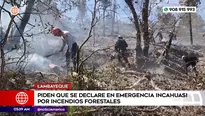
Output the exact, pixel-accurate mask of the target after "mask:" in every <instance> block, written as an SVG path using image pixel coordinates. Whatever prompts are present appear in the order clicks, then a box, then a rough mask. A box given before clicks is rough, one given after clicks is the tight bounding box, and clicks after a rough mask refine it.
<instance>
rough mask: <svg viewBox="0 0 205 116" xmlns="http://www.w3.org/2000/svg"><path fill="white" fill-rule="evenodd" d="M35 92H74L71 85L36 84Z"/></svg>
mask: <svg viewBox="0 0 205 116" xmlns="http://www.w3.org/2000/svg"><path fill="white" fill-rule="evenodd" d="M34 89H35V90H72V84H71V83H35V84H34Z"/></svg>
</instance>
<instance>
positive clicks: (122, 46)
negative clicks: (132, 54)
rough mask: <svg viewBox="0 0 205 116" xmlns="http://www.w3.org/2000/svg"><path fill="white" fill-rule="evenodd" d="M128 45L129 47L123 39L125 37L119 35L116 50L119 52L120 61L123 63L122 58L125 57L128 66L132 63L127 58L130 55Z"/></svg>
mask: <svg viewBox="0 0 205 116" xmlns="http://www.w3.org/2000/svg"><path fill="white" fill-rule="evenodd" d="M127 47H128V45H127V42H126V41H125V40H124V39H123V37H122V36H118V40H117V42H116V43H115V51H116V52H117V58H118V61H119V62H120V63H121V64H122V65H123V63H122V58H123V59H124V61H125V62H126V64H127V65H128V67H130V63H129V61H128V58H127V57H128V55H127ZM123 66H124V65H123Z"/></svg>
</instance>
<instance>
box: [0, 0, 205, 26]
mask: <svg viewBox="0 0 205 116" xmlns="http://www.w3.org/2000/svg"><path fill="white" fill-rule="evenodd" d="M93 1H94V0H89V1H88V3H87V4H88V6H93ZM150 1H151V2H152V0H150ZM167 1H168V0H164V2H163V3H160V4H158V5H157V6H162V7H163V6H179V0H169V3H167ZM116 2H117V4H118V5H119V6H120V7H119V8H118V10H117V14H116V16H117V19H120V20H121V21H126V22H127V21H129V19H128V18H127V17H128V16H131V14H130V12H129V9H128V8H127V6H126V3H125V2H124V0H116ZM0 4H2V0H0ZM157 6H155V7H153V8H152V12H151V15H150V17H149V19H150V20H152V21H156V13H157V12H155V11H156V10H155V9H156V7H157ZM7 9H10V6H8V5H7ZM24 9H25V8H22V9H21V10H20V12H23V10H24ZM90 9H92V8H90ZM139 9H140V8H139V7H137V5H136V11H137V12H138V13H140V12H141V11H140V10H139ZM197 13H198V14H199V15H200V16H201V17H202V18H203V19H204V20H205V0H201V5H200V6H199V8H198V9H197ZM3 14H6V13H3ZM77 14H78V10H77V8H76V9H74V10H72V11H69V12H67V13H66V15H67V16H68V17H71V18H72V19H73V20H75V19H76V18H77ZM88 15H89V16H90V13H89V12H87V16H88ZM8 18H9V17H8V16H7V17H6V16H5V17H4V18H2V20H3V21H5V22H7V21H9V20H8ZM3 25H4V24H3Z"/></svg>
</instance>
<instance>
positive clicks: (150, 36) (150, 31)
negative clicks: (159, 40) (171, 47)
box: [148, 28, 155, 44]
mask: <svg viewBox="0 0 205 116" xmlns="http://www.w3.org/2000/svg"><path fill="white" fill-rule="evenodd" d="M148 33H149V40H150V41H151V42H152V43H153V44H155V40H154V37H153V33H154V32H153V31H152V29H151V28H148Z"/></svg>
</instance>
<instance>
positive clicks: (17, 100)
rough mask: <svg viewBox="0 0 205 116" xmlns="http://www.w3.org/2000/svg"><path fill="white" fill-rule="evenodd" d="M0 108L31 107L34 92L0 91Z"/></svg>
mask: <svg viewBox="0 0 205 116" xmlns="http://www.w3.org/2000/svg"><path fill="white" fill-rule="evenodd" d="M0 96H1V99H0V106H33V105H34V91H31V90H29V91H25V90H22V91H21V90H18V91H16V90H9V91H6V90H3V91H0Z"/></svg>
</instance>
